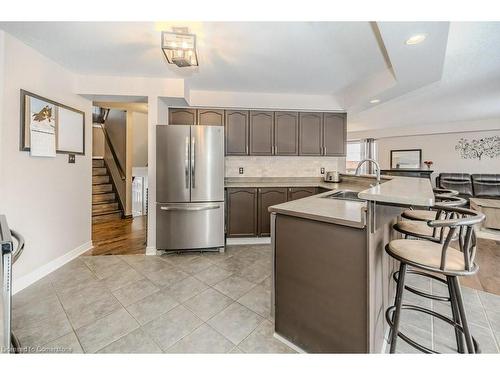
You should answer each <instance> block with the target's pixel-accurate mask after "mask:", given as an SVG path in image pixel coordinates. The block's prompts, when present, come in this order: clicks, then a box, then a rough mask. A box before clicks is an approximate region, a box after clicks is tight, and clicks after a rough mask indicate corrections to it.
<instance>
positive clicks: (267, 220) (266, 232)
mask: <svg viewBox="0 0 500 375" xmlns="http://www.w3.org/2000/svg"><path fill="white" fill-rule="evenodd" d="M286 201H287V188H259V206H258V214H259V223H258V233H259V236H270V235H271V214H270V213H269V211H268V208H269V207H271V206H274V205H276V204H280V203H285V202H286Z"/></svg>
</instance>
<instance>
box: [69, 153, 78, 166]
mask: <svg viewBox="0 0 500 375" xmlns="http://www.w3.org/2000/svg"><path fill="white" fill-rule="evenodd" d="M75 159H76V157H75V154H69V155H68V163H70V164H75Z"/></svg>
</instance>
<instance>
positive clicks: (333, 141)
mask: <svg viewBox="0 0 500 375" xmlns="http://www.w3.org/2000/svg"><path fill="white" fill-rule="evenodd" d="M346 130H347V129H346V115H345V113H325V115H324V120H323V155H326V156H345V154H346V137H347V134H346Z"/></svg>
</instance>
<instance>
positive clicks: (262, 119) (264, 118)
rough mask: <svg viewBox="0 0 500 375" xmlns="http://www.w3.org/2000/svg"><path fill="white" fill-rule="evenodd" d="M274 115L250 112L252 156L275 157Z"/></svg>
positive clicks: (271, 113)
mask: <svg viewBox="0 0 500 375" xmlns="http://www.w3.org/2000/svg"><path fill="white" fill-rule="evenodd" d="M273 114H274V113H273V112H263V111H250V155H273V145H274V141H273V138H274V135H273V133H274V131H273V129H274V116H273Z"/></svg>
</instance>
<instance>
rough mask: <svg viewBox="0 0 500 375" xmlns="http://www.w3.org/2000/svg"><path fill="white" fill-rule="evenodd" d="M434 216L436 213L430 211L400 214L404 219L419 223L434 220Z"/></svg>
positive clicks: (411, 211)
mask: <svg viewBox="0 0 500 375" xmlns="http://www.w3.org/2000/svg"><path fill="white" fill-rule="evenodd" d="M436 215H437V211H431V210H404V211H403V213H402V214H401V216H402V217H404V218H405V219H410V220H420V221H427V220H435V219H436Z"/></svg>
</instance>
